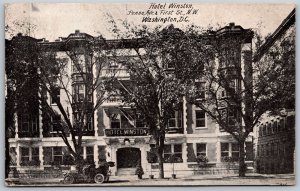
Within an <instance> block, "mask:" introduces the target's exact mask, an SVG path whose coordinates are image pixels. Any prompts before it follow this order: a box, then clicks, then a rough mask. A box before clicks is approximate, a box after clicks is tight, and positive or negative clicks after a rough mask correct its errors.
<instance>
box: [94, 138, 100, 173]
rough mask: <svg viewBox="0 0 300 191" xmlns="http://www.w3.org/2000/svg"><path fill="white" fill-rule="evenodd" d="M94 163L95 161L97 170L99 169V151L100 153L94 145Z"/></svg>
mask: <svg viewBox="0 0 300 191" xmlns="http://www.w3.org/2000/svg"><path fill="white" fill-rule="evenodd" d="M94 161H95V165H96V168H98V167H99V151H98V145H97V144H95V145H94Z"/></svg>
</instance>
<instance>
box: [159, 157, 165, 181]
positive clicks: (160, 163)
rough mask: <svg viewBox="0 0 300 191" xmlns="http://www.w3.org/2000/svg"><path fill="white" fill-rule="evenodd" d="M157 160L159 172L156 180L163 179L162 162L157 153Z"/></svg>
mask: <svg viewBox="0 0 300 191" xmlns="http://www.w3.org/2000/svg"><path fill="white" fill-rule="evenodd" d="M157 159H158V170H159V176H158V178H164V177H165V175H164V160H163V156H162V153H160V152H158V153H157Z"/></svg>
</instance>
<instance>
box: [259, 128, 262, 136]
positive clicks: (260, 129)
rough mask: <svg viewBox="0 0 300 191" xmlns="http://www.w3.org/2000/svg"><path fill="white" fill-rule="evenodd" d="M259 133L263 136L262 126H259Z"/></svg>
mask: <svg viewBox="0 0 300 191" xmlns="http://www.w3.org/2000/svg"><path fill="white" fill-rule="evenodd" d="M258 134H259V136H260V137H261V136H262V126H259V129H258Z"/></svg>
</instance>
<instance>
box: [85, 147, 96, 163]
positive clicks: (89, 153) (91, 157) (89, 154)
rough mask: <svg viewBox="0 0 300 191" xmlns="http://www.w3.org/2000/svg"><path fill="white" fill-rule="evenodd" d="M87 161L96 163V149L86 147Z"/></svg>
mask: <svg viewBox="0 0 300 191" xmlns="http://www.w3.org/2000/svg"><path fill="white" fill-rule="evenodd" d="M86 160H87V161H88V162H89V163H94V147H86Z"/></svg>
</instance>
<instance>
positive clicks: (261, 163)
mask: <svg viewBox="0 0 300 191" xmlns="http://www.w3.org/2000/svg"><path fill="white" fill-rule="evenodd" d="M256 134H257V136H256V137H257V138H256V140H255V143H256V144H255V145H256V160H255V162H256V171H257V172H258V173H263V174H282V173H294V162H295V161H294V157H295V156H294V155H295V112H294V111H290V112H287V113H286V114H285V115H282V116H276V117H265V119H264V120H263V121H262V122H261V123H260V124H259V125H258V127H257V131H256Z"/></svg>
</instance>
